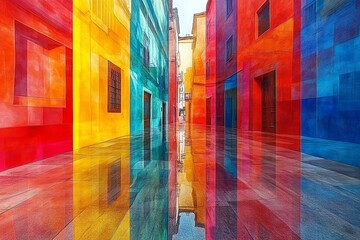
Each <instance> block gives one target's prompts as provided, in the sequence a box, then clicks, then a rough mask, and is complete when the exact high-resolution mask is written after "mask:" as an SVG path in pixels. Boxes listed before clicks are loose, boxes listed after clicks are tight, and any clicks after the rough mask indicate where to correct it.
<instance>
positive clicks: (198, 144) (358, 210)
mask: <svg viewBox="0 0 360 240" xmlns="http://www.w3.org/2000/svg"><path fill="white" fill-rule="evenodd" d="M299 149H301V148H300V139H299V138H297V137H292V136H275V135H271V134H264V133H254V132H246V133H244V132H236V131H235V130H224V129H221V128H219V129H215V128H213V129H211V128H205V127H199V126H177V127H174V126H173V127H169V128H168V129H166V130H152V131H151V133H150V132H147V133H145V134H142V135H137V136H131V137H123V138H118V139H113V140H110V141H107V142H104V143H100V144H97V145H93V146H90V147H86V148H83V149H80V150H77V151H74V152H69V153H65V154H62V155H59V156H55V157H52V158H49V159H45V160H42V161H38V162H35V163H32V164H28V165H24V166H21V167H17V168H14V169H10V170H7V171H4V172H0V186H1V187H0V239H136V240H137V239H156V240H157V239H196V240H197V239H221V240H223V239H359V238H360V217H359V216H360V169H359V168H355V167H350V166H348V165H344V164H340V163H338V162H334V161H330V160H326V159H322V158H318V157H314V156H310V155H306V154H302V153H300V152H299Z"/></svg>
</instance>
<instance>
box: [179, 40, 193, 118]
mask: <svg viewBox="0 0 360 240" xmlns="http://www.w3.org/2000/svg"><path fill="white" fill-rule="evenodd" d="M192 44H193V38H192V37H184V38H180V41H179V52H180V62H181V64H180V72H182V73H183V77H184V79H183V81H184V87H185V93H191V92H192V85H193V70H192V66H193V62H192V55H193V52H192ZM190 108H191V106H190V101H186V103H185V116H186V118H185V119H186V122H189V121H190Z"/></svg>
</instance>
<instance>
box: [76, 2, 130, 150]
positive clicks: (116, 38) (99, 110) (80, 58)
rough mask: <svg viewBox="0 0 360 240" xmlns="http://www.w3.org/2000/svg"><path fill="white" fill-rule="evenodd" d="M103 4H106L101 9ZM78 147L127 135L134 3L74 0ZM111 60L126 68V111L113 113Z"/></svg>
mask: <svg viewBox="0 0 360 240" xmlns="http://www.w3.org/2000/svg"><path fill="white" fill-rule="evenodd" d="M98 3H99V4H101V5H102V8H99V9H97V8H96V7H95V6H97V5H98ZM73 4H74V9H73V12H74V18H73V54H74V56H73V57H74V59H73V64H74V66H73V97H74V98H73V99H74V149H78V148H81V147H84V146H88V145H91V144H94V143H98V142H102V141H105V140H108V139H111V138H115V137H119V136H124V135H128V134H129V132H130V130H129V128H130V127H129V120H130V113H129V108H130V103H129V99H130V96H129V94H130V11H131V9H130V6H131V4H130V1H129V0H90V1H89V0H74V2H73ZM108 61H111V62H112V63H113V64H115V65H116V66H118V67H120V68H121V69H122V71H121V75H122V78H121V113H108V108H107V104H108V100H107V99H108V93H107V91H108Z"/></svg>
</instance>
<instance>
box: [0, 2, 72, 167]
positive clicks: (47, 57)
mask: <svg viewBox="0 0 360 240" xmlns="http://www.w3.org/2000/svg"><path fill="white" fill-rule="evenodd" d="M0 4H1V7H0V14H1V16H2V17H1V20H0V35H1V37H2V43H1V45H0V59H1V61H0V69H1V72H0V78H1V82H2V83H3V84H1V86H0V136H1V137H0V170H4V169H8V168H12V167H15V166H19V165H22V164H25V163H29V162H32V161H35V160H39V159H43V158H47V157H50V156H53V155H56V154H59V153H62V152H66V151H70V150H72V1H59V0H55V1H51V2H49V1H46V0H42V1H38V2H37V3H36V4H34V2H33V1H30V0H4V1H1V3H0ZM25 9H26V10H25ZM55 11H56V12H57V13H58V14H53V12H55Z"/></svg>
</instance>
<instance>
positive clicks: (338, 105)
mask: <svg viewBox="0 0 360 240" xmlns="http://www.w3.org/2000/svg"><path fill="white" fill-rule="evenodd" d="M301 10H302V29H301V67H302V81H301V87H302V91H301V93H302V94H301V105H302V109H301V126H302V128H301V135H302V136H303V137H302V151H304V152H306V153H309V154H313V155H317V156H321V157H325V158H329V159H333V160H336V161H340V162H342V163H345V164H349V165H353V166H357V167H359V166H360V161H359V156H360V152H359V150H358V146H357V144H359V143H360V136H359V132H360V124H359V118H360V85H359V84H360V81H359V78H360V52H359V51H358V49H359V46H360V32H359V27H360V21H359V18H360V3H359V1H356V0H349V1H343V0H331V1H330V0H324V1H315V0H311V1H306V2H303V3H302V5H301ZM324 143H325V144H326V145H327V146H331V147H329V148H328V147H322V146H323V145H324ZM314 146H315V147H314ZM335 146H336V147H337V148H336V151H335V150H334V149H335Z"/></svg>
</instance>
